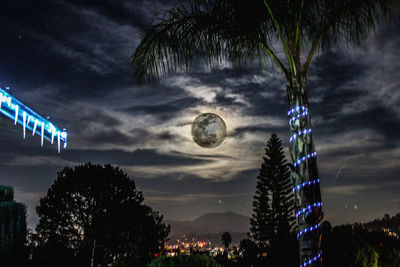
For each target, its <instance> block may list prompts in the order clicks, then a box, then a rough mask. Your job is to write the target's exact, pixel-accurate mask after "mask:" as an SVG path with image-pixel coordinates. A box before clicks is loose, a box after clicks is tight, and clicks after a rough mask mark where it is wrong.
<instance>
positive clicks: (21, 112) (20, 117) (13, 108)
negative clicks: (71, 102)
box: [0, 87, 68, 153]
mask: <svg viewBox="0 0 400 267" xmlns="http://www.w3.org/2000/svg"><path fill="white" fill-rule="evenodd" d="M6 89H8V87H6ZM0 113H2V114H3V115H5V116H6V117H7V118H9V119H11V120H13V121H14V124H15V125H16V124H17V123H18V124H20V125H22V133H23V138H24V139H25V136H26V129H28V130H31V131H32V136H33V135H35V134H36V133H37V134H39V135H40V137H41V145H42V146H43V139H46V140H48V141H50V142H51V144H53V143H54V138H56V139H57V144H58V153H60V145H61V142H63V143H64V145H63V147H64V148H67V136H68V133H67V131H66V130H65V129H63V130H60V129H59V128H57V127H56V126H54V124H52V123H51V122H50V121H48V120H46V119H45V118H43V117H42V116H40V115H39V114H37V113H36V112H35V111H33V110H32V109H30V108H29V107H27V106H26V105H24V104H23V103H22V102H20V101H19V100H18V99H16V98H15V97H13V96H12V95H10V94H9V93H8V92H6V91H5V90H3V89H2V88H1V87H0Z"/></svg>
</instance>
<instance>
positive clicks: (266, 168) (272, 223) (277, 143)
mask: <svg viewBox="0 0 400 267" xmlns="http://www.w3.org/2000/svg"><path fill="white" fill-rule="evenodd" d="M293 211H294V196H293V193H292V181H291V180H290V169H289V164H288V163H287V161H286V158H285V155H284V153H283V148H282V141H281V140H280V139H279V138H278V136H277V135H276V134H275V133H273V134H272V135H271V138H270V139H269V141H268V142H267V147H266V149H265V156H264V157H263V163H262V165H261V169H260V172H259V175H258V176H257V185H256V191H255V194H254V200H253V214H252V218H251V219H250V232H251V234H252V237H253V238H254V240H256V241H258V242H261V243H264V244H266V243H270V242H272V241H273V240H275V239H277V238H287V237H289V236H290V233H291V231H292V230H293V227H294V225H295V218H294V213H293Z"/></svg>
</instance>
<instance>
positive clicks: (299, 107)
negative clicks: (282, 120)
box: [287, 106, 307, 116]
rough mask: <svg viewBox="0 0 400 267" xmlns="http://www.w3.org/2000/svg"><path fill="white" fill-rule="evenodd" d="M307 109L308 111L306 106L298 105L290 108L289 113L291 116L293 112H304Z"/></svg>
mask: <svg viewBox="0 0 400 267" xmlns="http://www.w3.org/2000/svg"><path fill="white" fill-rule="evenodd" d="M305 111H307V108H306V107H305V106H297V107H294V108H292V109H291V110H289V111H288V114H287V115H288V116H290V115H292V114H293V113H300V112H301V113H303V112H305Z"/></svg>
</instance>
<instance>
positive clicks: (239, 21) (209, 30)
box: [131, 0, 399, 266]
mask: <svg viewBox="0 0 400 267" xmlns="http://www.w3.org/2000/svg"><path fill="white" fill-rule="evenodd" d="M188 2H189V1H188ZM188 6H190V8H188ZM398 13H399V1H398V0H379V1H378V0H334V1H332V0H288V1H282V0H264V1H262V0H248V1H243V0H216V1H208V0H192V1H190V5H177V6H174V7H173V8H172V9H171V10H169V11H165V12H161V13H158V14H159V16H158V17H156V19H154V20H153V24H152V25H151V27H150V28H149V29H148V31H147V32H146V35H145V36H144V38H143V39H142V41H141V43H140V44H139V46H138V47H137V48H136V51H135V53H134V55H133V57H132V61H131V66H132V75H133V76H135V77H137V78H139V79H140V80H141V81H153V80H155V79H157V78H159V77H162V76H165V75H167V74H170V73H173V72H176V71H181V70H184V71H188V70H190V69H191V67H192V64H193V60H194V59H196V58H197V57H196V56H200V57H202V58H204V59H205V61H206V62H207V64H208V65H209V66H213V65H214V64H217V63H220V62H226V61H228V62H230V63H231V64H232V65H233V66H234V67H240V66H242V65H244V63H249V62H250V63H252V62H254V60H255V59H258V61H259V63H260V66H262V67H264V66H265V63H266V62H267V61H266V60H265V59H266V57H269V58H270V59H271V61H272V62H273V63H275V65H276V66H277V67H278V68H279V69H280V70H281V72H282V74H283V76H284V77H285V78H286V82H287V86H286V93H287V96H288V105H289V107H290V110H292V111H293V112H291V113H289V114H288V115H289V117H290V118H289V120H290V123H289V124H290V134H291V136H292V137H293V138H292V139H291V142H290V145H289V148H290V155H291V157H292V161H293V163H296V165H295V166H294V167H295V168H293V178H294V180H295V181H296V185H301V184H302V183H303V182H308V181H313V180H316V179H318V169H317V160H316V157H315V154H313V153H314V151H315V150H314V144H313V139H312V135H311V117H310V112H309V101H308V93H309V92H308V89H307V87H306V83H307V72H308V70H309V67H310V64H311V61H312V59H313V58H314V56H315V55H316V54H317V51H318V50H319V49H320V48H323V49H324V50H330V49H332V48H333V47H336V46H335V45H336V44H338V43H344V44H352V45H360V44H362V43H363V41H364V40H366V39H367V38H368V36H369V33H370V32H372V31H373V30H375V29H376V28H377V26H378V25H379V24H380V23H381V22H382V21H384V20H386V19H388V18H390V17H393V15H397V14H398ZM273 40H277V41H278V42H279V49H280V50H276V49H274V45H273V44H274V43H273ZM280 51H282V52H283V53H280ZM309 155H313V156H309ZM295 198H296V207H297V209H298V210H301V209H302V208H304V207H308V206H309V205H313V204H314V203H317V202H320V201H321V193H320V187H319V184H318V183H314V184H313V186H312V187H302V188H300V189H299V190H298V191H297V192H296V197H295ZM322 216H323V214H322V210H321V206H319V207H315V208H313V209H312V210H310V212H309V213H307V216H299V217H298V224H299V230H301V231H304V232H302V233H305V234H301V236H299V238H300V257H301V263H302V264H303V263H306V262H308V261H309V260H310V259H313V258H314V257H315V256H316V255H318V253H319V250H320V232H319V231H318V230H319V229H318V228H319V227H318V225H319V223H320V221H321V220H322ZM311 227H313V228H311ZM306 229H307V232H306ZM310 229H313V230H312V231H310ZM321 263H322V262H321V261H316V262H315V263H313V265H317V266H319V265H321Z"/></svg>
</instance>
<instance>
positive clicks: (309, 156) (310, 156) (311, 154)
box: [293, 152, 317, 168]
mask: <svg viewBox="0 0 400 267" xmlns="http://www.w3.org/2000/svg"><path fill="white" fill-rule="evenodd" d="M316 155H317V152H313V153H310V154H308V155H306V156H304V157H302V158H300V159H298V160H297V161H296V162H295V163H293V166H294V167H295V168H296V167H297V166H299V165H300V164H301V163H302V162H304V161H306V160H307V159H310V158H312V157H315V156H316Z"/></svg>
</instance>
